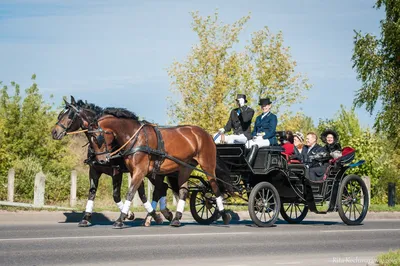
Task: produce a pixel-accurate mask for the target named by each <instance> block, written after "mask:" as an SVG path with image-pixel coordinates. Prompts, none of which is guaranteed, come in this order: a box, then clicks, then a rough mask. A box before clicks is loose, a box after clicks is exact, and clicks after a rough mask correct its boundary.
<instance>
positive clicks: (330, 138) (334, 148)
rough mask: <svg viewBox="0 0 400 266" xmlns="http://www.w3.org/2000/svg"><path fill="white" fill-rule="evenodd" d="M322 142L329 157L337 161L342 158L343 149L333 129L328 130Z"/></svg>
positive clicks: (322, 135)
mask: <svg viewBox="0 0 400 266" xmlns="http://www.w3.org/2000/svg"><path fill="white" fill-rule="evenodd" d="M321 140H322V142H323V143H325V144H326V145H325V149H326V151H327V152H328V153H329V155H330V156H331V157H332V158H334V159H336V158H339V157H341V156H342V147H341V146H340V144H339V136H338V134H337V133H336V132H335V131H334V130H332V129H326V130H325V131H324V132H322V134H321Z"/></svg>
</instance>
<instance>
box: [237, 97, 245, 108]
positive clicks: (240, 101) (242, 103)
mask: <svg viewBox="0 0 400 266" xmlns="http://www.w3.org/2000/svg"><path fill="white" fill-rule="evenodd" d="M238 103H239V106H240V107H242V106H243V105H244V99H243V98H239V99H238Z"/></svg>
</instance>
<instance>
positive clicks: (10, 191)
mask: <svg viewBox="0 0 400 266" xmlns="http://www.w3.org/2000/svg"><path fill="white" fill-rule="evenodd" d="M14 180H15V170H14V168H11V169H10V170H8V183H7V201H9V202H14Z"/></svg>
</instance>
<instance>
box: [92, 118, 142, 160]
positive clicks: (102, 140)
mask: <svg viewBox="0 0 400 266" xmlns="http://www.w3.org/2000/svg"><path fill="white" fill-rule="evenodd" d="M99 121H100V120H98V121H95V122H93V123H92V124H96V125H97V129H95V130H88V134H91V135H92V136H94V137H95V139H96V144H97V146H98V147H99V148H100V147H101V146H102V145H103V144H104V143H105V138H104V134H112V135H113V137H114V138H113V141H112V142H114V141H115V139H116V134H115V133H114V132H112V131H111V132H110V131H106V130H104V129H103V128H101V126H100V125H99V123H98V122H99ZM145 125H146V124H145V123H143V124H142V125H141V126H140V127H139V128H138V129H137V130H136V132H135V134H133V135H132V136H131V137H130V138H129V139H128V140H127V141H126V142H125V143H124V144H123V145H122V146H121V147H119V148H118V149H117V150H114V148H112V149H111V151H110V150H108V145H107V143H105V151H102V152H94V154H95V155H96V156H97V155H103V154H106V160H107V162H109V161H110V159H112V158H113V157H114V155H116V154H117V153H118V152H120V151H121V150H122V149H123V148H125V146H126V145H128V143H129V142H131V141H132V140H133V143H132V144H131V148H132V147H133V146H134V145H135V143H136V140H137V139H138V136H139V132H140V130H141V129H142V128H143V127H144V126H145ZM94 133H100V135H99V136H95V135H94ZM146 139H147V137H146Z"/></svg>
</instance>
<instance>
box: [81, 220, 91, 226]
mask: <svg viewBox="0 0 400 266" xmlns="http://www.w3.org/2000/svg"><path fill="white" fill-rule="evenodd" d="M91 225H92V224H91V223H90V222H89V221H88V220H82V221H80V222H79V224H78V226H79V227H89V226H91Z"/></svg>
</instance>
